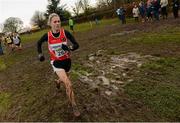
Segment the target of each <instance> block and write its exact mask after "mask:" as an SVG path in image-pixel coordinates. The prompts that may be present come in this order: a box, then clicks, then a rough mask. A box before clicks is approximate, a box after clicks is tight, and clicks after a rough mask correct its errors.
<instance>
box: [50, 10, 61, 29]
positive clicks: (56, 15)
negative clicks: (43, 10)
mask: <svg viewBox="0 0 180 123" xmlns="http://www.w3.org/2000/svg"><path fill="white" fill-rule="evenodd" d="M53 17H59V15H58V14H56V13H52V14H50V15H49V18H48V23H47V24H48V25H49V26H50V23H51V20H52V18H53ZM59 18H60V17H59Z"/></svg>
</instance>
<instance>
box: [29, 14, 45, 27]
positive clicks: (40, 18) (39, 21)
mask: <svg viewBox="0 0 180 123" xmlns="http://www.w3.org/2000/svg"><path fill="white" fill-rule="evenodd" d="M31 24H32V25H38V26H39V27H40V28H42V27H43V26H45V25H46V18H45V16H44V13H43V12H40V11H35V13H34V15H33V17H32V18H31Z"/></svg>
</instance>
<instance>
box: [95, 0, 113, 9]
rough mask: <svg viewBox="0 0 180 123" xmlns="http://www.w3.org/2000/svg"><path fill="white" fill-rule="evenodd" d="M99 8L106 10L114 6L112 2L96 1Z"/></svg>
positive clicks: (105, 0) (108, 0) (106, 0)
mask: <svg viewBox="0 0 180 123" xmlns="http://www.w3.org/2000/svg"><path fill="white" fill-rule="evenodd" d="M96 1H97V5H98V7H99V8H105V7H109V6H111V5H112V0H96Z"/></svg>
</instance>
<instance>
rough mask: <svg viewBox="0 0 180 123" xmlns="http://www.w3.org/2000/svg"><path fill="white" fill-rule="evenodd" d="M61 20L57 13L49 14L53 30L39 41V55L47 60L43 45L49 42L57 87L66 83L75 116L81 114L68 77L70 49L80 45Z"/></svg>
mask: <svg viewBox="0 0 180 123" xmlns="http://www.w3.org/2000/svg"><path fill="white" fill-rule="evenodd" d="M60 22H61V20H60V17H59V16H58V15H57V14H56V13H52V14H50V15H49V20H48V24H49V25H50V26H51V30H50V31H49V32H48V33H46V34H44V35H43V36H42V37H41V39H40V40H39V41H38V42H37V49H38V54H39V55H38V57H39V60H40V61H44V60H45V57H44V55H43V53H42V48H41V46H42V43H43V42H45V41H46V42H48V50H49V54H50V59H51V65H52V68H53V70H54V72H55V73H56V74H57V76H58V78H59V80H58V81H57V83H56V84H57V88H58V89H59V88H60V83H64V85H65V88H66V93H67V96H68V98H69V100H70V102H71V104H72V108H73V113H74V115H75V116H80V112H79V110H78V107H77V104H76V101H75V96H74V92H73V89H72V83H71V81H70V79H69V77H68V72H69V70H70V68H71V59H70V51H74V50H76V49H78V47H79V45H78V43H77V42H76V40H75V39H74V37H73V36H72V35H71V33H70V32H68V31H66V30H64V29H63V28H61V25H60ZM68 40H69V41H71V43H72V45H71V46H69V47H68V44H67V41H68Z"/></svg>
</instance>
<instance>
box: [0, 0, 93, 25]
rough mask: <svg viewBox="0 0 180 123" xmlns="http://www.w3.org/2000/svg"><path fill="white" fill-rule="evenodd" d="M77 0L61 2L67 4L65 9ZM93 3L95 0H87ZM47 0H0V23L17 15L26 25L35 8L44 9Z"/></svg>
mask: <svg viewBox="0 0 180 123" xmlns="http://www.w3.org/2000/svg"><path fill="white" fill-rule="evenodd" d="M76 1H77V0H61V3H62V4H67V9H69V10H72V6H73V5H74V3H75V2H76ZM89 1H90V3H91V4H92V5H95V1H96V0H89ZM47 4H48V2H47V0H0V24H2V23H3V22H4V21H5V20H6V19H7V18H9V17H18V18H20V19H21V20H22V21H23V22H24V26H28V25H29V23H30V19H31V17H32V16H33V14H34V12H35V11H36V10H38V11H42V12H43V11H46V6H47Z"/></svg>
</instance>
